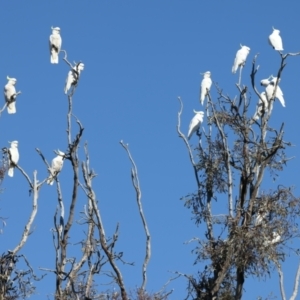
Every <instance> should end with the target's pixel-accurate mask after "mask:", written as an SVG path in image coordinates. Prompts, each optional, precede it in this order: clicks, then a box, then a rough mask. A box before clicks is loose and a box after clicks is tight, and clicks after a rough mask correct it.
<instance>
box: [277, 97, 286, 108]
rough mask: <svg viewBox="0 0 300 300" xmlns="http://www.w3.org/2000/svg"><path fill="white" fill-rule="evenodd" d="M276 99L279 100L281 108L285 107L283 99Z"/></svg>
mask: <svg viewBox="0 0 300 300" xmlns="http://www.w3.org/2000/svg"><path fill="white" fill-rule="evenodd" d="M277 99H278V100H279V102H280V103H281V105H282V106H283V107H285V101H284V99H283V97H281V96H280V97H277Z"/></svg>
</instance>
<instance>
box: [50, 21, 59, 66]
mask: <svg viewBox="0 0 300 300" xmlns="http://www.w3.org/2000/svg"><path fill="white" fill-rule="evenodd" d="M51 29H52V34H51V35H50V39H49V45H50V62H51V64H58V54H59V52H60V49H61V43H62V40H61V36H60V28H59V27H51Z"/></svg>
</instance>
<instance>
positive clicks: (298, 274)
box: [290, 263, 300, 300]
mask: <svg viewBox="0 0 300 300" xmlns="http://www.w3.org/2000/svg"><path fill="white" fill-rule="evenodd" d="M299 279H300V263H299V265H298V269H297V274H296V277H295V283H294V290H293V295H292V297H291V298H290V300H295V299H296V297H297V295H298V287H299Z"/></svg>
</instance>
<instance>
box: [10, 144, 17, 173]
mask: <svg viewBox="0 0 300 300" xmlns="http://www.w3.org/2000/svg"><path fill="white" fill-rule="evenodd" d="M8 156H9V168H8V176H10V177H13V176H14V168H15V165H16V164H17V163H18V161H19V151H18V141H13V142H10V148H9V149H8Z"/></svg>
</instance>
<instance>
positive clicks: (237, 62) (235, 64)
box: [231, 50, 240, 74]
mask: <svg viewBox="0 0 300 300" xmlns="http://www.w3.org/2000/svg"><path fill="white" fill-rule="evenodd" d="M239 51H240V50H239ZM239 51H238V52H237V53H236V55H235V59H234V62H233V66H232V70H231V71H232V73H234V74H235V73H236V71H237V69H238V67H239V61H238V60H239V58H238V53H239Z"/></svg>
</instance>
